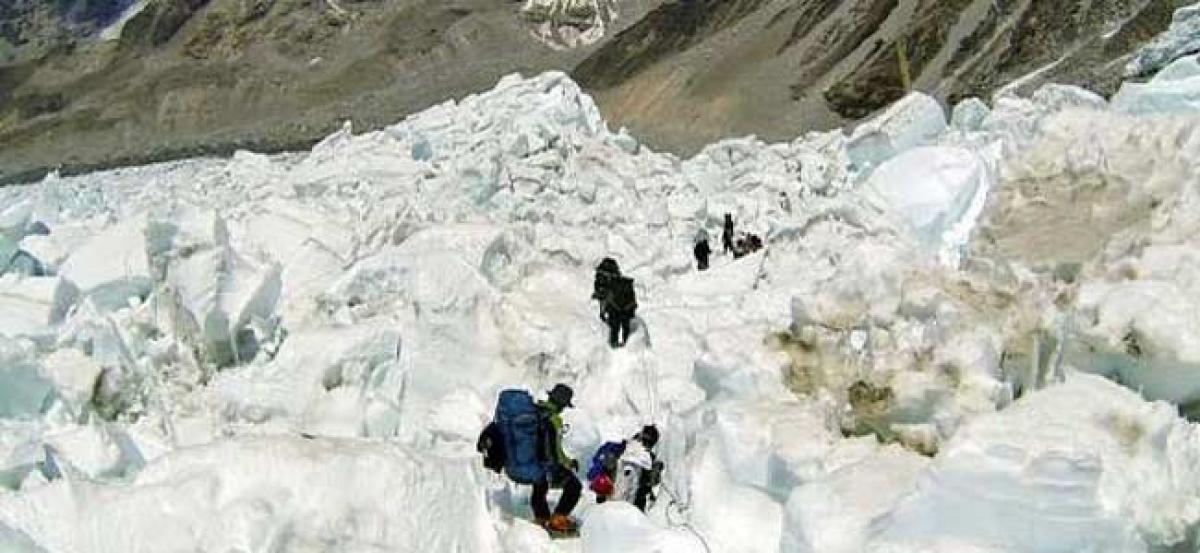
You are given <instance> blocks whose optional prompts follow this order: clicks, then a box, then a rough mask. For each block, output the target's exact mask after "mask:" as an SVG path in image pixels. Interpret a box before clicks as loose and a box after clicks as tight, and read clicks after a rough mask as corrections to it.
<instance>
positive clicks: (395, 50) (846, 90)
mask: <svg viewBox="0 0 1200 553" xmlns="http://www.w3.org/2000/svg"><path fill="white" fill-rule="evenodd" d="M1182 4H1183V2H1181V1H1179V0H1138V1H1135V2H1126V1H1122V0H1079V1H1073V2H1059V1H1054V2H1033V1H1032V0H952V1H935V0H847V1H827V0H826V1H821V0H678V1H674V2H663V1H662V0H621V1H619V2H618V1H613V0H604V1H601V0H529V1H527V2H525V3H520V2H513V1H510V2H490V1H484V0H455V1H454V2H444V1H440V0H376V1H361V2H351V1H346V0H342V1H340V2H339V1H338V0H316V1H313V2H308V1H304V0H142V1H140V2H135V3H130V2H129V1H128V0H107V1H102V0H97V1H91V2H86V1H82V0H80V1H77V2H74V3H71V2H48V1H45V0H20V1H17V2H13V3H11V4H6V5H5V6H4V7H0V37H2V38H0V40H2V42H0V182H6V181H10V182H11V181H19V180H29V179H33V178H38V177H39V176H40V175H41V174H42V173H44V172H45V171H46V170H49V169H53V168H62V169H63V170H64V171H65V172H74V171H79V170H85V169H89V168H97V167H107V166H116V165H123V164H129V163H134V162H144V161H151V160H159V159H169V158H176V157H181V156H189V155H197V154H204V153H228V152H231V151H233V150H235V149H238V148H252V149H257V150H280V149H284V148H289V147H298V146H302V145H306V144H308V143H311V142H313V141H314V140H316V139H318V138H319V137H321V136H324V135H326V134H328V133H329V132H330V131H331V130H333V129H335V128H337V127H338V126H339V125H340V123H341V121H343V120H347V119H348V120H352V121H353V122H354V124H355V127H356V128H357V129H366V128H378V127H380V126H382V125H385V124H387V123H391V122H394V121H396V120H398V119H400V118H402V117H404V116H406V115H407V114H410V113H412V112H414V111H417V110H419V109H422V108H425V107H428V106H430V105H433V104H435V103H438V102H441V101H444V100H445V99H447V98H456V97H460V96H462V95H464V94H466V93H467V92H468V91H471V90H478V89H480V88H482V87H484V86H486V85H487V84H488V83H491V82H494V81H495V80H496V79H497V78H499V77H500V76H501V75H504V74H507V73H510V72H513V71H522V72H526V73H532V72H537V71H541V70H545V69H552V68H557V69H564V70H569V71H571V72H572V74H573V76H574V77H575V78H576V79H578V80H579V81H580V82H581V83H582V84H583V85H584V86H585V87H586V88H587V89H588V90H589V91H591V92H593V93H594V94H595V95H596V97H597V100H598V102H599V104H600V106H601V108H602V110H604V112H605V115H606V117H607V118H608V119H609V120H610V121H611V122H612V123H613V124H614V125H627V126H629V127H630V128H632V129H633V130H635V131H636V132H638V133H639V134H640V135H641V136H644V137H646V139H647V142H648V143H649V144H650V145H652V146H654V147H656V148H659V149H663V150H668V151H674V152H678V153H691V152H693V151H695V149H696V148H698V147H699V146H700V145H702V144H704V143H707V142H711V141H712V140H713V139H716V138H719V137H725V136H736V135H744V134H758V135H760V136H762V137H765V138H770V139H782V138H786V137H792V136H795V135H797V134H800V133H802V132H803V131H805V130H810V129H824V128H830V127H833V126H836V125H840V124H844V123H846V122H847V121H852V120H856V119H860V118H862V117H864V116H866V115H868V114H870V113H872V112H874V111H875V110H877V109H878V108H880V107H882V106H883V105H886V104H887V103H888V102H891V101H893V100H895V99H897V98H899V97H900V96H901V95H902V94H903V93H904V91H905V88H906V87H905V79H904V77H903V76H902V75H904V74H905V73H907V74H908V75H909V79H908V80H909V81H910V85H911V87H913V88H917V89H920V90H923V91H926V92H929V93H931V94H932V95H934V96H935V97H938V98H941V99H948V100H954V99H957V98H960V97H963V96H968V95H981V96H987V95H990V94H991V93H993V92H994V91H995V90H996V89H997V88H998V87H999V86H1000V85H1001V84H1002V83H1007V82H1009V81H1011V80H1013V79H1015V78H1018V77H1020V76H1022V75H1026V74H1031V73H1033V74H1034V78H1032V79H1029V80H1028V82H1027V84H1029V85H1031V86H1032V85H1036V84H1040V83H1041V82H1043V81H1044V80H1047V79H1049V80H1054V81H1058V82H1066V83H1073V84H1080V85H1084V86H1087V87H1089V88H1092V89H1093V90H1096V91H1098V92H1101V93H1104V94H1108V93H1111V92H1112V91H1113V89H1114V87H1115V85H1116V83H1117V82H1118V81H1119V80H1120V78H1121V77H1122V76H1123V71H1122V69H1123V66H1124V63H1123V61H1124V60H1125V59H1126V58H1127V56H1128V54H1129V52H1130V51H1131V50H1132V48H1133V47H1134V46H1136V45H1139V44H1142V43H1143V42H1145V41H1146V40H1148V39H1149V38H1150V37H1152V36H1154V35H1155V34H1156V33H1158V32H1160V31H1162V30H1163V29H1165V28H1166V27H1167V24H1168V23H1169V22H1170V18H1171V13H1172V11H1173V10H1174V9H1175V8H1177V7H1179V6H1180V5H1182ZM122 21H123V22H124V26H123V27H119V28H118V27H114V24H115V23H117V22H122ZM118 29H119V30H118Z"/></svg>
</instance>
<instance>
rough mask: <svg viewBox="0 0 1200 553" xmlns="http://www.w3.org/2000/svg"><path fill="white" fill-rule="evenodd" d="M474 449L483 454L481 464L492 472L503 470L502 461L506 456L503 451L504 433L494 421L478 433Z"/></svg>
mask: <svg viewBox="0 0 1200 553" xmlns="http://www.w3.org/2000/svg"><path fill="white" fill-rule="evenodd" d="M475 451H478V452H479V453H481V454H483V466H484V467H485V468H487V469H489V470H491V471H493V472H496V473H500V472H503V471H504V461H505V459H506V458H507V457H508V456H507V455H506V454H505V451H504V434H502V433H501V432H500V427H499V426H498V425H497V424H496V423H495V422H489V423H488V425H487V426H485V427H483V432H480V433H479V440H478V441H476V442H475Z"/></svg>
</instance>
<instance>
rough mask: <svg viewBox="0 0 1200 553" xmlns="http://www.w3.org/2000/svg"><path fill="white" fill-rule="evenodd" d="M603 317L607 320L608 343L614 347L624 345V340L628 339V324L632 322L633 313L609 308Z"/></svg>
mask: <svg viewBox="0 0 1200 553" xmlns="http://www.w3.org/2000/svg"><path fill="white" fill-rule="evenodd" d="M605 319H606V321H607V322H608V345H610V346H612V347H614V348H618V347H621V346H623V345H625V342H627V341H629V325H630V323H632V322H633V313H632V312H623V311H617V310H615V309H610V310H609V311H608V313H607V317H605ZM618 338H620V340H618Z"/></svg>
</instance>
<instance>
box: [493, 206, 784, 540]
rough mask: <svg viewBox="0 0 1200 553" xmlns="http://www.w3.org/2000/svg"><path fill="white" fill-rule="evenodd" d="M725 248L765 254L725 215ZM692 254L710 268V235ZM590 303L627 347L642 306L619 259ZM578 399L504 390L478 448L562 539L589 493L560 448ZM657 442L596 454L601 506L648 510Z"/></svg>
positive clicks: (657, 475) (645, 435) (591, 481)
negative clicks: (552, 500) (554, 497)
mask: <svg viewBox="0 0 1200 553" xmlns="http://www.w3.org/2000/svg"><path fill="white" fill-rule="evenodd" d="M721 245H722V251H723V253H730V254H732V255H733V257H734V258H735V259H736V258H739V257H742V256H744V255H747V254H749V253H753V252H755V251H758V250H759V249H761V248H762V240H761V239H759V237H758V236H756V235H754V234H744V233H742V234H735V232H734V224H733V216H732V215H731V214H729V213H726V214H725V222H724V228H723V231H722V233H721ZM693 254H694V255H695V257H696V266H697V269H698V270H701V271H704V270H707V269H708V267H709V256H711V255H712V248H711V247H710V246H709V244H708V232H707V231H705V230H703V229H701V230H700V231H699V233H697V236H696V244H695V247H694V249H693ZM592 299H593V300H596V301H598V302H599V303H600V319H601V320H603V321H604V322H605V323H606V324H607V325H608V329H609V332H608V343H609V345H610V346H611V347H613V348H619V347H623V346H624V345H625V344H626V343H627V342H628V340H629V334H630V330H631V329H630V327H631V325H632V322H633V319H634V317H635V316H636V314H637V307H638V303H637V295H636V293H635V292H634V282H633V279H631V278H629V277H627V276H625V275H623V274H621V268H620V266H619V265H618V264H617V261H616V260H615V259H613V258H611V257H606V258H604V260H602V261H601V262H600V264H599V265H598V266H597V267H596V275H595V281H594V282H593V286H592ZM573 396H574V391H573V390H572V389H571V387H570V386H567V385H565V384H557V385H555V386H554V388H553V389H551V390H550V391H549V392H548V393H547V398H546V400H545V401H541V402H535V401H534V400H533V396H532V394H530V393H529V392H528V391H525V390H515V389H514V390H504V391H503V392H501V393H500V397H499V401H498V402H497V404H496V412H495V417H494V418H493V420H492V422H491V423H489V424H488V425H487V426H486V427H485V428H484V429H483V432H482V433H481V434H480V436H479V441H478V443H477V444H476V449H478V451H479V452H480V453H482V454H483V463H484V466H486V467H487V468H489V469H491V470H494V471H496V472H497V473H502V474H505V475H507V476H508V477H509V479H511V480H512V481H513V482H516V483H518V484H524V485H529V486H532V487H533V489H532V492H531V494H530V497H529V504H530V508H531V509H532V511H533V516H534V519H535V520H536V521H537V523H538V524H540V525H542V526H543V527H544V528H546V529H547V530H548V531H550V532H552V533H555V534H559V535H562V534H569V533H571V532H573V531H574V530H575V522H574V521H573V520H572V519H571V518H570V514H571V511H573V510H574V509H575V506H576V504H578V502H579V499H580V496H581V494H582V491H583V485H582V484H581V482H580V479H579V476H578V474H577V471H578V470H579V464H578V463H577V462H576V461H575V460H574V459H571V458H570V457H568V456H567V455H566V453H565V451H564V449H563V446H562V440H563V424H562V412H563V410H565V409H567V408H571V407H574V405H573V404H572V398H573ZM658 440H659V434H658V428H657V427H655V426H654V425H646V426H644V427H642V429H641V430H640V431H638V432H637V433H636V434H634V435H633V436H632V437H631V438H630V439H628V440H621V441H615V442H607V443H605V444H603V445H601V446H600V447H599V448H598V449H597V450H596V452H595V454H594V455H593V456H592V460H591V463H590V464H589V466H588V471H587V482H588V489H590V490H591V491H592V492H593V493H595V495H596V502H597V503H604V502H606V501H609V500H619V501H626V502H628V503H631V504H633V505H635V506H636V507H637V508H638V509H641V510H643V511H644V510H646V508H647V506H648V505H649V504H650V503H651V502H652V501H653V500H654V489H655V487H656V486H657V485H658V484H659V482H660V480H661V474H662V470H663V464H662V462H660V461H659V460H658V458H657V454H656V453H655V452H654V447H655V446H656V445H657V444H658ZM552 487H554V488H561V489H562V494H561V495H560V496H559V499H558V503H557V504H556V505H555V508H554V510H553V511H551V510H550V505H549V503H548V501H547V495H548V494H549V491H550V488H552Z"/></svg>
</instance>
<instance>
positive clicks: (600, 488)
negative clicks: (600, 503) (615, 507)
mask: <svg viewBox="0 0 1200 553" xmlns="http://www.w3.org/2000/svg"><path fill="white" fill-rule="evenodd" d="M588 487H589V488H591V489H592V491H593V492H596V495H612V493H613V481H612V478H609V477H608V475H607V474H605V473H603V472H602V473H600V474H597V475H596V477H595V478H593V479H592V483H591V484H590V485H588Z"/></svg>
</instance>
